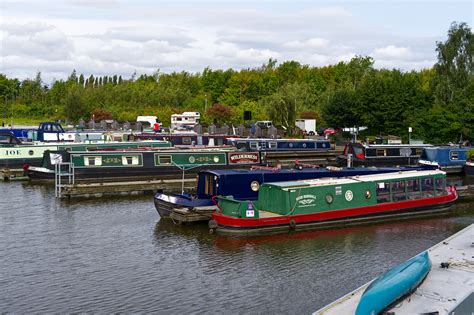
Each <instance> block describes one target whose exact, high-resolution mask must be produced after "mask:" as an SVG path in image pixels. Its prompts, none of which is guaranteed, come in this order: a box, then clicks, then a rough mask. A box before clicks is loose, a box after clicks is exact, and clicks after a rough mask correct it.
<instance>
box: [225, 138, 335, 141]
mask: <svg viewBox="0 0 474 315" xmlns="http://www.w3.org/2000/svg"><path fill="white" fill-rule="evenodd" d="M227 139H228V140H231V141H232V140H239V141H255V142H256V141H262V142H274V141H276V142H288V141H295V142H316V141H321V142H331V140H329V139H271V138H234V137H232V138H227Z"/></svg>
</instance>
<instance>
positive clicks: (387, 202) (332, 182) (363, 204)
mask: <svg viewBox="0 0 474 315" xmlns="http://www.w3.org/2000/svg"><path fill="white" fill-rule="evenodd" d="M457 198H458V195H457V192H456V189H455V188H454V187H451V186H446V173H445V172H443V171H440V170H423V171H406V172H399V173H387V174H374V175H364V176H351V177H345V178H325V179H313V180H301V181H291V182H278V183H265V184H263V185H262V186H261V187H260V190H259V194H258V200H256V201H248V200H247V201H241V200H235V199H234V198H233V197H231V196H225V197H219V198H218V208H219V210H217V211H216V212H215V213H213V215H212V219H211V221H210V222H209V227H210V229H211V230H212V231H214V230H215V231H217V232H221V233H244V234H253V233H262V232H275V231H289V230H295V229H296V230H302V229H307V228H314V227H318V226H322V225H336V224H337V225H339V224H341V223H344V224H347V223H349V224H355V223H360V222H363V221H366V220H379V219H388V218H399V217H402V216H408V215H422V214H430V213H436V212H440V211H445V210H446V209H447V208H448V207H449V206H450V205H451V204H452V203H453V202H454V201H455V200H456V199H457Z"/></svg>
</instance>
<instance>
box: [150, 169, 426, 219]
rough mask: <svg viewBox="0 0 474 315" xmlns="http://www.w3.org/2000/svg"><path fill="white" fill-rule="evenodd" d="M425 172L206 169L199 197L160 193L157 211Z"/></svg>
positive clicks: (166, 213)
mask: <svg viewBox="0 0 474 315" xmlns="http://www.w3.org/2000/svg"><path fill="white" fill-rule="evenodd" d="M415 169H422V168H421V167H415V166H412V167H354V168H340V167H330V166H328V167H326V168H302V169H299V168H292V169H279V170H265V169H262V170H260V169H256V170H252V169H240V170H204V171H201V172H199V173H198V180H197V186H196V193H195V194H167V193H157V194H156V195H155V198H154V202H155V208H156V210H157V211H158V213H159V215H160V217H162V218H165V217H169V215H170V214H171V212H172V211H173V209H176V208H189V209H191V210H198V209H199V207H206V208H209V207H213V206H214V208H215V209H217V207H216V206H215V204H214V202H213V200H212V198H214V197H215V196H232V197H233V198H234V199H236V200H256V199H257V198H258V191H259V189H260V186H261V185H262V184H264V183H272V182H283V181H290V180H303V179H315V178H325V177H347V176H355V175H370V174H380V173H392V172H400V171H406V170H415Z"/></svg>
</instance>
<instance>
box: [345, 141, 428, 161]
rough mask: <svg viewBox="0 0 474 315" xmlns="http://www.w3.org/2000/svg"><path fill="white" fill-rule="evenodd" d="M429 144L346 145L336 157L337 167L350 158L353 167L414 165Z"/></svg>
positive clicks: (352, 143)
mask: <svg viewBox="0 0 474 315" xmlns="http://www.w3.org/2000/svg"><path fill="white" fill-rule="evenodd" d="M429 147H432V145H431V144H362V143H354V142H351V143H348V144H347V145H346V146H345V148H344V151H343V153H342V154H341V155H339V156H338V157H337V160H338V162H339V165H341V166H346V165H347V163H348V161H347V160H348V159H350V157H351V158H352V163H351V165H353V166H404V165H405V166H406V165H416V164H417V163H418V160H419V159H420V157H421V155H422V154H423V150H424V149H425V148H429Z"/></svg>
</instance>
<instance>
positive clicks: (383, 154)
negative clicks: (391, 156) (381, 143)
mask: <svg viewBox="0 0 474 315" xmlns="http://www.w3.org/2000/svg"><path fill="white" fill-rule="evenodd" d="M386 155H387V154H386V152H385V149H377V156H386Z"/></svg>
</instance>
